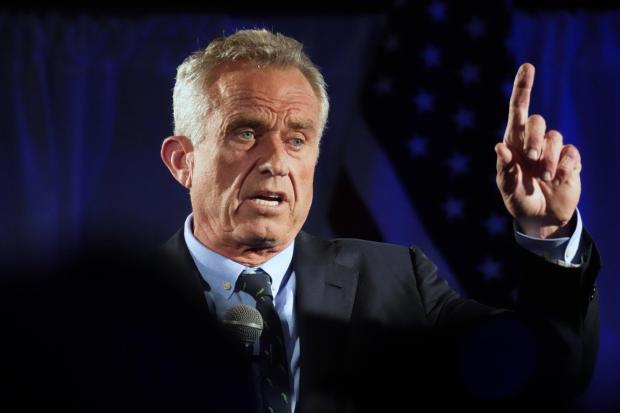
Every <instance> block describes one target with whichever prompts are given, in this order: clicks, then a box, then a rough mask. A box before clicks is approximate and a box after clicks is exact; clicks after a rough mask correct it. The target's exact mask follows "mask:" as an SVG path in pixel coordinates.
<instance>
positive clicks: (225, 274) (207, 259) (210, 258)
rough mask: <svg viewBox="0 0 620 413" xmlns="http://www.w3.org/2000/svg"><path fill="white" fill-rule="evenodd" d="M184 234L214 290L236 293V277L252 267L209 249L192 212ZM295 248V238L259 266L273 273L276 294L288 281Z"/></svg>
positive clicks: (226, 293) (203, 275)
mask: <svg viewBox="0 0 620 413" xmlns="http://www.w3.org/2000/svg"><path fill="white" fill-rule="evenodd" d="M183 236H184V238H185V243H186V245H187V249H188V250H189V253H190V255H191V256H192V258H193V259H194V263H195V264H196V267H197V268H198V271H199V272H200V275H201V276H202V278H203V279H204V280H205V281H206V282H207V284H208V285H209V287H210V288H211V289H212V290H213V291H214V292H216V293H219V294H221V295H223V296H224V297H226V298H230V296H231V295H232V294H233V293H234V288H235V283H236V282H237V277H238V276H239V274H241V272H243V270H245V269H246V268H249V267H246V266H244V265H242V264H239V263H238V262H235V261H233V260H231V259H230V258H227V257H224V256H223V255H220V254H218V253H217V252H215V251H213V250H210V249H209V248H207V247H206V246H205V245H204V244H202V243H201V242H200V241H198V239H196V237H195V236H194V231H193V214H189V215H188V216H187V219H186V220H185V225H184V228H183ZM294 249H295V241H293V242H292V243H291V244H290V245H289V246H288V247H286V248H285V249H283V250H282V251H280V252H279V253H277V254H276V255H274V256H273V257H271V258H270V259H268V260H267V261H265V262H264V263H262V264H261V265H260V268H262V269H263V270H264V271H265V272H266V273H267V274H269V275H270V276H271V281H272V283H271V285H272V290H273V294H274V297H275V295H276V294H277V292H278V291H279V290H280V288H281V286H282V284H283V282H284V283H285V276H286V275H287V272H288V269H289V267H290V265H291V261H292V260H293V251H294Z"/></svg>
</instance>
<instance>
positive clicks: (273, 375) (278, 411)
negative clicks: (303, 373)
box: [236, 268, 291, 413]
mask: <svg viewBox="0 0 620 413" xmlns="http://www.w3.org/2000/svg"><path fill="white" fill-rule="evenodd" d="M236 290H237V291H244V292H246V293H248V294H250V295H251V296H252V297H254V299H255V300H256V309H257V310H258V312H259V313H260V314H261V316H262V317H263V332H262V334H261V336H260V357H259V360H260V364H261V390H262V398H263V411H264V412H265V413H290V412H291V405H290V396H291V384H290V379H289V372H288V362H287V357H286V349H285V347H284V336H283V333H282V324H281V323H280V317H278V313H277V312H276V309H275V307H274V305H273V294H272V292H271V277H270V276H269V274H267V273H266V272H265V271H264V270H263V269H261V268H256V269H254V268H251V269H247V270H245V271H244V272H243V273H242V274H241V275H240V276H239V278H238V279H237V285H236Z"/></svg>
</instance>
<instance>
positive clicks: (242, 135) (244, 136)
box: [239, 130, 254, 141]
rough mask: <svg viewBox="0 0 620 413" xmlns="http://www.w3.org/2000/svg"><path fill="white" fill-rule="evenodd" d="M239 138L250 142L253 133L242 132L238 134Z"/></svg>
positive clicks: (249, 131)
mask: <svg viewBox="0 0 620 413" xmlns="http://www.w3.org/2000/svg"><path fill="white" fill-rule="evenodd" d="M239 137H240V138H241V140H244V141H251V140H253V139H254V132H253V131H251V130H244V131H242V132H241V133H239Z"/></svg>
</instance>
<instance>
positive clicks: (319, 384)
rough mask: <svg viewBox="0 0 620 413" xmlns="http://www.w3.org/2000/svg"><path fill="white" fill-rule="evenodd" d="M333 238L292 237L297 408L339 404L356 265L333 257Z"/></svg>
mask: <svg viewBox="0 0 620 413" xmlns="http://www.w3.org/2000/svg"><path fill="white" fill-rule="evenodd" d="M338 253H339V251H338V248H337V247H336V246H334V244H333V243H329V242H327V241H324V240H320V239H318V238H315V237H313V236H311V235H309V234H306V233H304V232H301V233H300V234H299V235H298V237H297V238H296V241H295V253H294V256H293V269H294V270H295V276H296V283H297V287H296V293H295V308H296V320H297V321H296V322H297V325H298V329H299V330H298V331H299V338H300V368H301V377H300V395H299V405H298V409H297V411H298V412H302V411H316V408H320V409H321V411H328V410H325V408H326V406H333V408H334V409H335V410H337V409H339V408H338V406H339V400H338V394H342V393H341V392H342V391H344V389H343V388H342V386H343V381H344V374H345V372H346V371H347V370H348V369H347V368H346V367H347V366H346V363H347V357H346V355H347V348H348V345H349V338H350V336H349V325H350V320H351V315H352V311H353V304H354V302H355V295H356V291H357V283H358V273H359V272H358V270H357V269H354V268H350V267H348V266H345V265H342V264H341V263H339V262H338V258H339V257H338Z"/></svg>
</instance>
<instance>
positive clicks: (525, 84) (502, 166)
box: [495, 63, 581, 238]
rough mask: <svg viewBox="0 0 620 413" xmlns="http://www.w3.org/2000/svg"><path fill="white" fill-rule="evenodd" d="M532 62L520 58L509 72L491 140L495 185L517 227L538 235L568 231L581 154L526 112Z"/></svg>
mask: <svg viewBox="0 0 620 413" xmlns="http://www.w3.org/2000/svg"><path fill="white" fill-rule="evenodd" d="M533 85H534V66H532V65H531V64H529V63H524V64H522V65H521V67H520V68H519V71H518V72H517V76H516V77H515V82H514V86H513V89H512V96H511V97H510V109H509V111H508V125H507V126H506V133H505V134H504V140H503V142H500V143H498V144H497V145H495V152H496V153H497V186H498V187H499V190H500V192H501V194H502V198H503V199H504V204H505V205H506V208H507V209H508V212H510V214H511V215H512V216H513V217H514V218H515V219H516V220H517V222H518V224H519V226H520V227H521V230H522V231H523V232H524V233H525V234H527V235H531V236H534V237H539V238H549V237H561V236H568V235H570V233H571V231H572V229H571V228H570V226H569V223H570V220H571V218H572V216H573V214H574V213H575V209H576V208H577V203H578V202H579V196H580V194H581V180H580V177H579V173H580V172H581V157H580V155H579V151H578V150H577V148H575V147H574V146H573V145H564V144H563V143H562V135H561V134H560V133H559V132H558V131H556V130H549V131H546V128H547V127H546V123H545V119H544V118H543V117H542V116H540V115H532V116H529V117H528V111H529V106H530V94H531V91H532V86H533Z"/></svg>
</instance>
